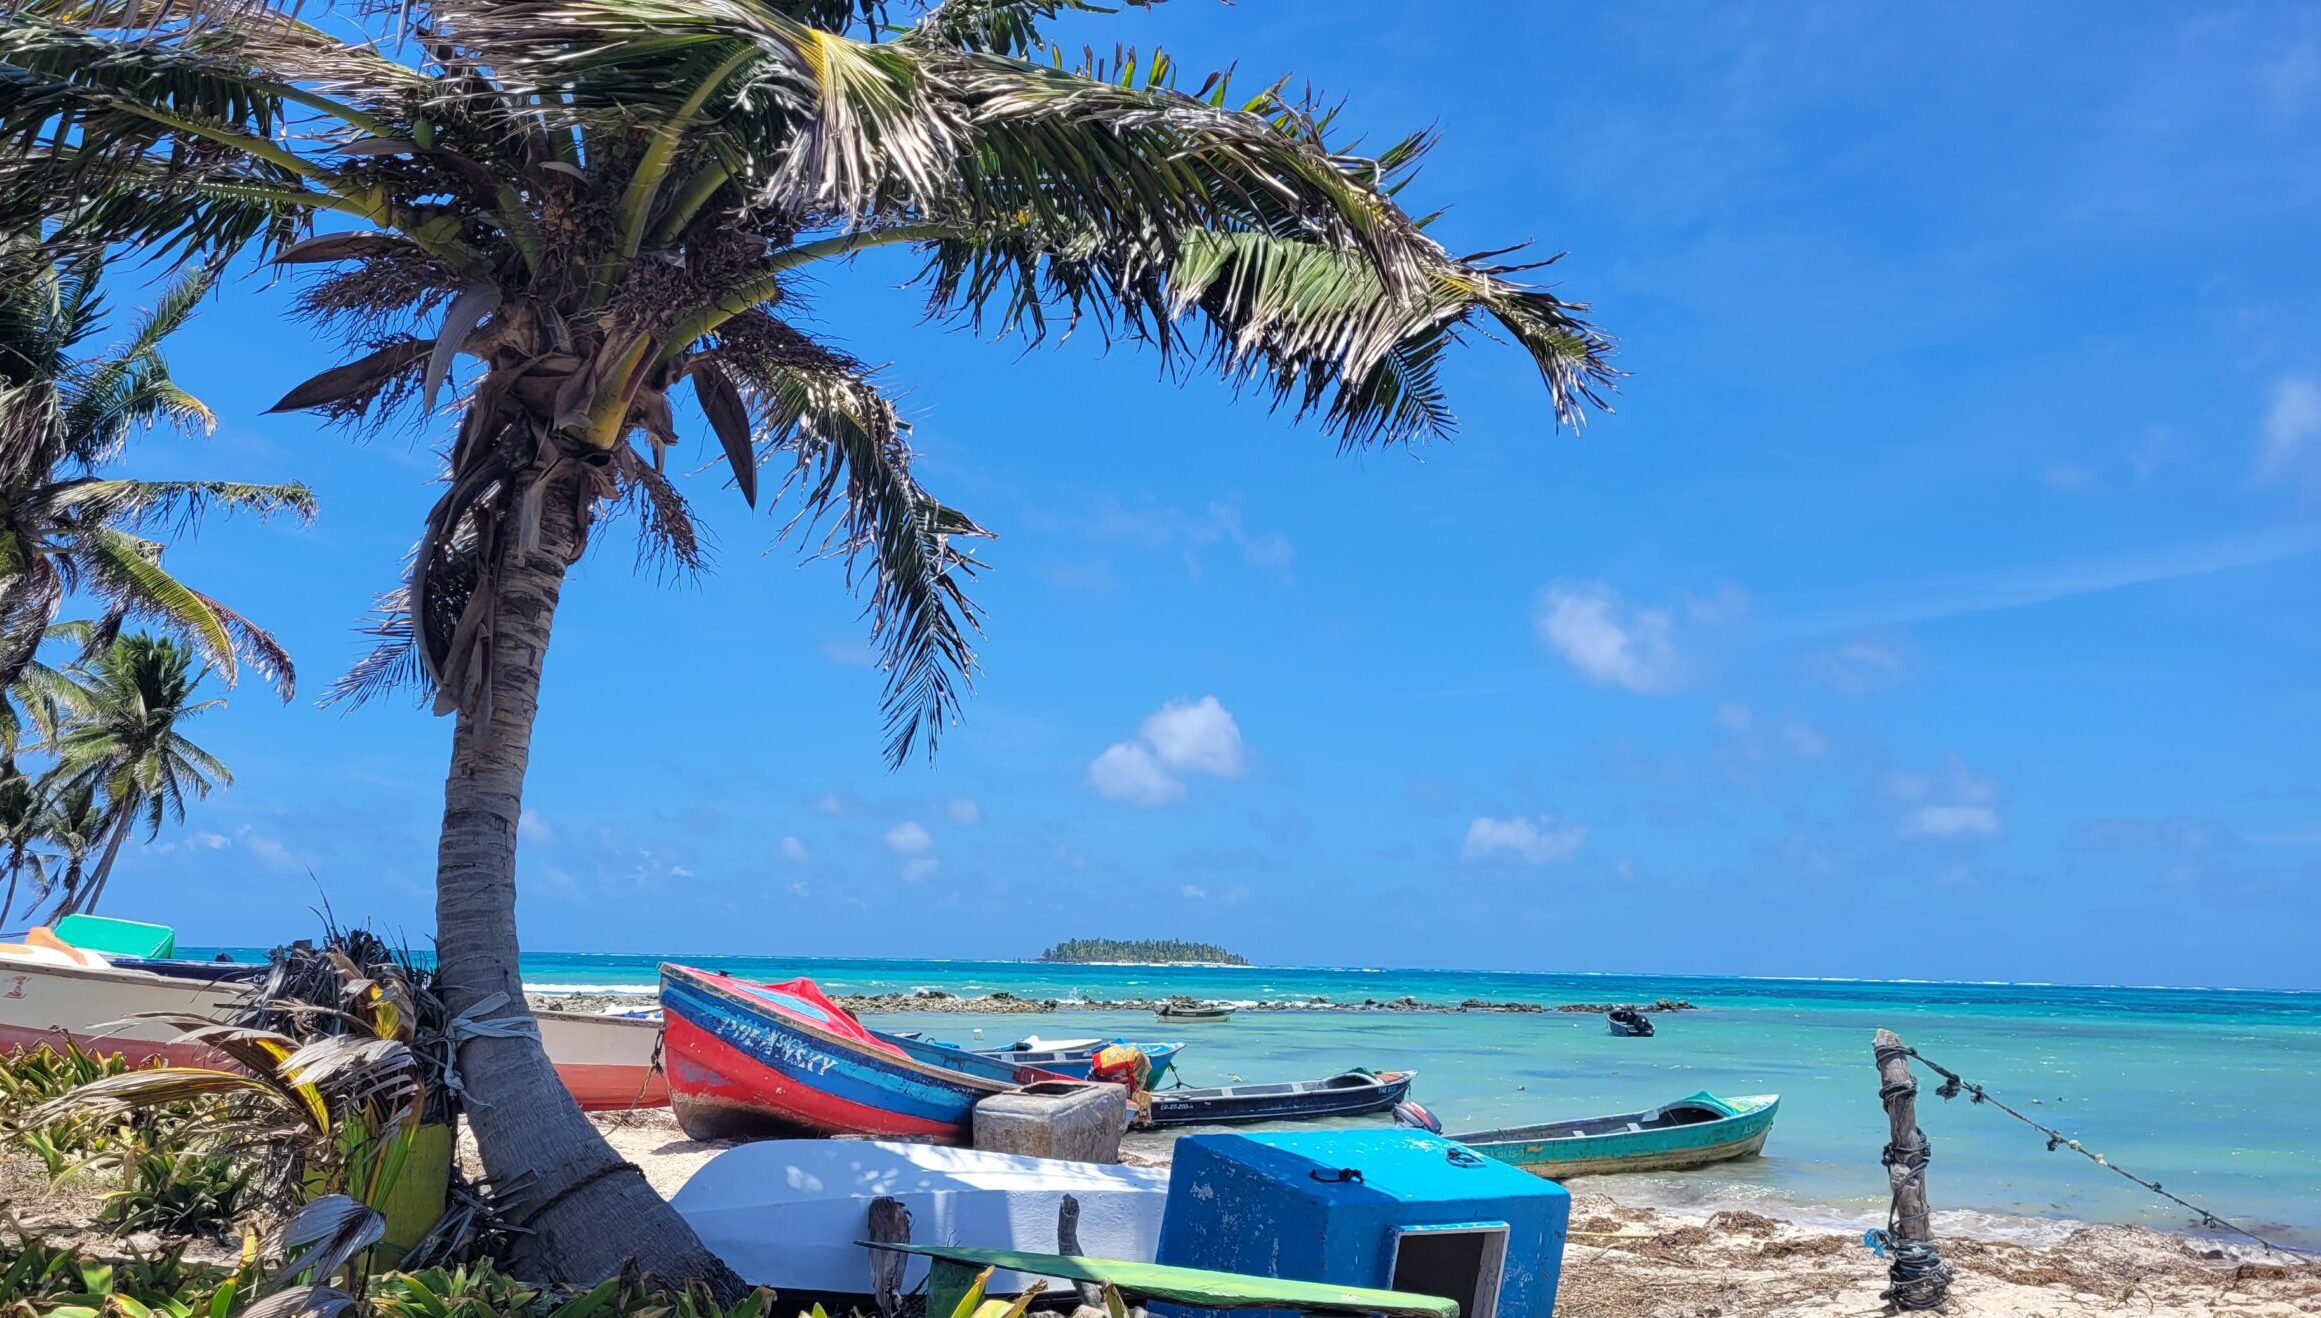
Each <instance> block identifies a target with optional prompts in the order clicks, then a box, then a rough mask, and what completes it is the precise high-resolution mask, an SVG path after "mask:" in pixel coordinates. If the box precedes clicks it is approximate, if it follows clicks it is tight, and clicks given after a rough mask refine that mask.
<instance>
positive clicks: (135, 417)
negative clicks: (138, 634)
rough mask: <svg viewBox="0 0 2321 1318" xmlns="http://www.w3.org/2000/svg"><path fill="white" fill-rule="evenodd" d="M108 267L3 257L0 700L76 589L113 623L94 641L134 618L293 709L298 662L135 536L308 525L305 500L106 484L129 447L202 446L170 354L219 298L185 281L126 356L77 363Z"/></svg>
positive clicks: (247, 490)
mask: <svg viewBox="0 0 2321 1318" xmlns="http://www.w3.org/2000/svg"><path fill="white" fill-rule="evenodd" d="M101 264H102V257H101V256H99V255H93V254H84V255H81V256H78V257H76V258H74V259H71V260H68V261H66V262H65V263H63V264H61V265H59V264H55V263H52V262H51V261H50V260H49V259H48V256H47V255H46V254H45V253H42V252H41V251H39V249H37V248H36V247H33V246H32V245H30V244H26V243H22V242H17V243H9V244H6V245H4V246H0V689H9V688H13V687H14V686H15V685H16V684H17V682H18V679H20V678H21V677H23V675H24V674H25V672H26V670H27V668H28V667H29V666H30V665H32V664H33V663H34V658H33V656H34V653H35V651H36V650H37V649H38V648H39V646H40V643H41V641H42V640H43V639H45V638H46V637H47V631H48V627H49V624H50V623H51V622H53V621H55V618H56V613H57V609H58V607H59V606H60V605H61V604H62V603H63V601H64V598H65V596H66V595H67V594H68V593H70V592H71V591H74V590H83V591H86V592H88V593H89V594H91V595H93V596H94V597H95V598H96V599H97V600H98V601H99V602H101V603H102V604H103V606H104V615H103V617H102V618H101V619H100V621H99V624H98V626H97V628H96V629H95V630H94V632H92V633H90V634H91V635H92V636H94V637H96V638H97V639H98V640H99V641H102V640H103V639H105V638H107V637H109V636H111V635H112V634H113V633H115V632H117V631H118V630H119V628H120V626H121V624H122V622H123V621H124V620H125V619H127V618H130V617H136V618H140V619H143V620H146V621H148V622H150V623H152V624H154V625H157V626H160V627H163V628H166V629H168V630H169V631H171V632H173V633H175V634H177V635H179V636H182V637H184V638H185V639H186V640H188V641H189V642H191V643H192V644H193V645H195V646H196V647H198V648H199V649H200V651H201V653H202V655H203V657H204V658H206V659H207V660H208V661H209V662H210V663H212V664H215V665H216V666H217V667H218V668H219V669H220V671H221V672H222V673H224V675H225V676H226V679H227V680H228V681H229V682H230V681H231V680H232V679H233V677H234V674H235V666H236V658H237V652H238V653H239V654H241V655H246V656H247V657H248V658H249V660H250V661H251V662H252V663H253V664H254V665H255V666H256V667H257V668H259V669H260V671H262V672H263V673H265V674H266V675H267V676H268V677H270V678H272V679H273V680H274V681H275V682H276V683H277V684H278V685H279V686H280V687H281V689H282V694H283V696H284V698H285V699H287V698H288V697H289V695H290V689H291V681H292V674H291V667H290V659H289V656H288V655H287V654H285V653H284V652H283V650H282V647H281V646H280V645H278V644H276V643H275V641H274V638H273V637H271V636H269V635H267V634H266V633H265V632H264V631H263V630H261V629H259V628H257V627H255V626H252V625H251V624H250V622H249V621H248V620H247V619H245V618H243V617H242V616H241V615H240V614H239V613H236V612H235V611H234V610H232V609H230V608H228V607H227V606H226V605H224V604H223V603H221V602H219V601H218V600H216V599H213V598H211V597H210V596H208V595H205V594H203V593H201V592H200V591H197V590H194V589H193V588H191V587H189V586H187V585H185V584H184V583H183V582H181V581H179V580H178V579H177V578H176V577H174V576H172V575H170V574H169V572H167V571H166V570H164V569H163V567H162V566H161V546H160V544H158V543H157V542H155V541H153V540H150V539H147V538H145V537H143V536H141V535H138V534H137V532H138V531H140V530H143V529H147V528H150V527H155V526H161V527H168V528H171V529H176V530H191V529H193V528H194V527H195V526H196V525H197V524H198V523H199V521H200V519H201V517H202V516H203V514H204V513H206V512H209V511H212V510H249V511H255V512H258V513H261V514H265V513H272V512H276V511H284V510H287V511H290V512H293V513H296V514H297V515H298V516H300V517H311V516H312V515H313V512H314V500H313V496H312V495H311V494H309V493H308V491H307V489H306V487H305V486H303V485H249V484H242V483H238V482H232V481H143V480H128V479H122V478H118V477H111V476H100V475H98V474H97V473H98V472H99V470H100V469H102V468H104V467H106V466H107V465H109V464H111V463H112V462H114V461H115V460H116V459H117V458H119V456H120V454H121V451H122V449H123V446H124V444H125V443H126V441H127V439H128V437H129V435H130V433H131V432H133V431H136V430H141V429H146V428H149V427H152V426H156V425H166V426H170V427H173V428H175V429H178V430H181V431H185V432H188V433H198V434H206V433H208V432H209V430H210V429H211V428H212V427H213V425H214V424H215V422H214V418H212V417H211V415H210V412H209V409H208V408H206V407H203V406H202V404H201V402H200V401H199V400H198V399H195V398H194V397H193V396H192V395H190V394H188V393H186V392H185V391H184V390H183V389H181V388H179V387H178V385H177V383H176V382H175V381H174V380H172V379H171V378H170V374H169V367H168V363H167V362H166V361H164V360H163V358H162V355H161V344H162V340H164V339H165V338H167V337H168V336H169V335H170V334H171V333H173V332H175V331H176V330H177V329H178V328H179V327H180V326H182V325H183V324H184V323H185V321H186V318H187V317H188V316H190V315H192V314H193V310H194V307H195V306H196V305H197V304H198V303H199V302H200V301H201V298H202V295H203V294H204V293H205V292H207V291H208V289H209V287H210V282H211V281H210V277H209V274H208V273H207V272H206V271H205V272H199V273H195V274H193V275H190V276H188V277H186V278H184V279H181V280H179V281H177V282H176V283H175V284H174V285H172V286H171V287H170V288H169V289H168V290H167V291H166V292H165V293H164V294H163V295H162V296H161V298H160V300H159V302H157V303H156V305H155V306H154V307H153V309H152V310H151V311H149V312H147V313H146V314H145V315H144V316H143V317H142V318H141V319H140V320H139V321H138V322H137V323H136V326H135V328H134V329H133V331H132V332H131V334H130V336H129V339H128V341H127V342H126V343H124V344H122V345H120V346H119V347H117V348H115V349H113V350H112V351H111V352H109V353H106V354H103V355H99V356H94V357H83V356H79V355H77V353H76V349H78V348H79V346H80V345H81V344H82V343H83V342H84V341H85V340H86V339H87V338H88V337H89V336H90V335H91V334H93V333H94V332H95V330H96V327H97V325H98V323H99V322H100V320H101V319H102V318H103V314H104V303H103V299H102V298H101V297H100V296H99V295H98V288H97V275H98V270H99V267H100V266H101Z"/></svg>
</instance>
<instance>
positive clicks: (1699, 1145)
mask: <svg viewBox="0 0 2321 1318" xmlns="http://www.w3.org/2000/svg"><path fill="white" fill-rule="evenodd" d="M1702 1100H1709V1101H1713V1102H1714V1103H1716V1104H1717V1105H1718V1106H1720V1107H1721V1108H1724V1109H1727V1110H1729V1111H1730V1115H1728V1116H1725V1117H1723V1118H1721V1119H1719V1120H1714V1121H1702V1122H1696V1123H1693V1124H1689V1125H1680V1126H1666V1127H1659V1128H1651V1127H1645V1128H1642V1129H1631V1130H1612V1131H1607V1132H1605V1133H1602V1134H1586V1135H1570V1136H1563V1137H1558V1138H1539V1139H1527V1138H1512V1139H1509V1138H1497V1137H1498V1136H1501V1135H1504V1134H1508V1133H1511V1132H1498V1131H1479V1132H1475V1133H1473V1134H1467V1135H1452V1136H1450V1138H1451V1139H1454V1140H1457V1141H1458V1142H1459V1143H1461V1144H1464V1145H1466V1146H1467V1147H1468V1148H1471V1149H1473V1150H1474V1151H1475V1152H1477V1153H1480V1154H1482V1155H1484V1156H1485V1157H1489V1158H1495V1159H1497V1160H1498V1161H1500V1162H1504V1163H1507V1164H1509V1165H1511V1166H1515V1167H1520V1168H1522V1169H1523V1170H1525V1171H1527V1172H1530V1173H1532V1174H1533V1175H1535V1176H1544V1177H1547V1178H1549V1179H1551V1180H1563V1179H1565V1178H1567V1177H1573V1176H1606V1175H1611V1174H1614V1173H1622V1172H1661V1171H1682V1170H1685V1169H1687V1168H1691V1167H1705V1166H1707V1165H1709V1164H1711V1163H1718V1162H1726V1161H1729V1160H1731V1159H1734V1158H1750V1157H1755V1156H1756V1155H1757V1154H1758V1153H1760V1152H1762V1151H1763V1150H1764V1147H1765V1140H1766V1137H1768V1136H1769V1135H1771V1134H1772V1133H1773V1119H1774V1117H1775V1116H1777V1115H1778V1114H1779V1112H1780V1109H1781V1099H1780V1096H1779V1095H1776V1094H1768V1095H1761V1096H1757V1097H1752V1098H1736V1099H1719V1098H1716V1097H1715V1096H1714V1095H1710V1094H1701V1095H1696V1096H1695V1098H1694V1099H1691V1100H1686V1101H1687V1102H1699V1101H1702ZM1671 1106H1674V1105H1671ZM1634 1115H1637V1116H1644V1115H1646V1114H1642V1113H1639V1114H1634ZM1639 1124H1641V1123H1639Z"/></svg>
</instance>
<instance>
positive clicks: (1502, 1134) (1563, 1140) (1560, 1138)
mask: <svg viewBox="0 0 2321 1318" xmlns="http://www.w3.org/2000/svg"><path fill="white" fill-rule="evenodd" d="M1704 1099H1705V1100H1709V1101H1710V1102H1713V1103H1714V1104H1715V1105H1716V1106H1718V1107H1722V1108H1725V1109H1727V1110H1726V1113H1725V1115H1723V1116H1721V1117H1718V1118H1716V1119H1715V1120H1713V1121H1688V1122H1685V1123H1684V1124H1682V1125H1676V1126H1645V1127H1644V1128H1643V1129H1641V1130H1605V1131H1596V1132H1593V1133H1589V1134H1579V1135H1546V1134H1535V1133H1534V1132H1539V1131H1550V1130H1556V1129H1559V1128H1568V1127H1571V1126H1575V1125H1580V1124H1582V1123H1585V1122H1594V1121H1623V1120H1624V1121H1629V1122H1634V1123H1636V1124H1638V1125H1642V1123H1643V1122H1644V1121H1645V1120H1646V1119H1647V1118H1650V1117H1656V1116H1659V1115H1660V1114H1661V1113H1663V1112H1666V1111H1667V1110H1668V1109H1670V1108H1673V1107H1683V1106H1686V1105H1688V1104H1693V1105H1698V1106H1701V1107H1707V1106H1709V1105H1710V1103H1709V1102H1703V1101H1702V1100H1704ZM1780 1109H1781V1096H1780V1095H1779V1094H1749V1095H1746V1096H1744V1097H1741V1098H1724V1097H1721V1096H1719V1095H1716V1094H1712V1093H1709V1092H1708V1091H1706V1090H1703V1091H1701V1092H1700V1093H1697V1094H1692V1095H1689V1096H1687V1097H1685V1098H1680V1099H1676V1100H1674V1101H1673V1102H1668V1103H1663V1104H1661V1105H1660V1106H1658V1107H1654V1108H1643V1109H1640V1110H1638V1111H1635V1112H1619V1113H1607V1114H1606V1115H1604V1116H1600V1117H1582V1118H1580V1119H1579V1120H1578V1121H1542V1122H1535V1123H1533V1124H1532V1125H1529V1126H1500V1127H1496V1128H1494V1129H1491V1130H1471V1131H1466V1132H1463V1133H1459V1134H1450V1135H1445V1136H1443V1138H1444V1139H1447V1140H1452V1141H1455V1142H1457V1143H1460V1144H1465V1145H1468V1146H1470V1147H1473V1148H1476V1149H1486V1148H1487V1146H1490V1145H1509V1144H1553V1145H1561V1146H1564V1147H1567V1148H1585V1147H1587V1143H1586V1142H1587V1141H1592V1140H1608V1139H1623V1138H1634V1137H1636V1136H1638V1135H1651V1134H1656V1133H1659V1132H1663V1131H1677V1130H1701V1131H1705V1130H1714V1129H1716V1128H1718V1127H1726V1128H1728V1129H1730V1128H1732V1127H1733V1125H1734V1123H1738V1122H1746V1121H1750V1120H1755V1119H1762V1120H1763V1121H1764V1123H1765V1125H1766V1126H1768V1127H1770V1126H1771V1125H1772V1122H1773V1116H1774V1114H1775V1113H1777V1112H1779V1111H1780ZM1701 1147H1703V1148H1713V1147H1718V1146H1714V1145H1704V1146H1701Z"/></svg>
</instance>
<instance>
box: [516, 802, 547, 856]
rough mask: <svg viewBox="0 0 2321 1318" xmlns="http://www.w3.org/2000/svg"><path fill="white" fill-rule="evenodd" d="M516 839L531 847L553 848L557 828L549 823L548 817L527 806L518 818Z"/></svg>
mask: <svg viewBox="0 0 2321 1318" xmlns="http://www.w3.org/2000/svg"><path fill="white" fill-rule="evenodd" d="M516 838H517V840H518V841H521V842H523V843H525V844H526V845H529V846H535V847H545V846H552V845H554V844H555V842H556V826H555V825H553V824H551V823H549V822H548V816H546V815H544V814H541V813H540V812H539V811H537V810H534V809H533V808H532V807H530V806H525V807H524V811H523V813H522V814H519V815H517V816H516Z"/></svg>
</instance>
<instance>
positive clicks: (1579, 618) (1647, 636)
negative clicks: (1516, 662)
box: [1531, 581, 1749, 695]
mask: <svg viewBox="0 0 2321 1318" xmlns="http://www.w3.org/2000/svg"><path fill="white" fill-rule="evenodd" d="M1748 613H1749V597H1748V596H1747V595H1746V594H1743V593H1742V592H1741V590H1740V589H1739V588H1738V587H1734V586H1730V585H1728V586H1725V587H1722V588H1721V589H1719V590H1718V591H1717V593H1716V594H1714V595H1706V596H1694V595H1688V596H1685V597H1683V598H1682V599H1681V600H1679V601H1678V602H1677V603H1676V604H1674V605H1645V604H1640V603H1637V602H1635V601H1632V600H1629V599H1627V598H1625V597H1623V596H1622V595H1621V594H1620V592H1619V591H1617V590H1614V589H1613V588H1612V587H1611V586H1609V585H1607V584H1606V583H1604V582H1601V581H1557V582H1552V583H1550V584H1549V585H1548V587H1547V588H1546V589H1545V590H1543V591H1541V592H1540V593H1539V600H1538V602H1537V603H1536V604H1535V605H1534V606H1533V608H1532V613H1531V626H1532V630H1533V631H1535V632H1537V633H1538V635H1539V639H1540V641H1541V642H1542V643H1543V644H1545V645H1546V646H1547V648H1548V649H1550V650H1553V651H1554V652H1555V653H1556V654H1558V655H1560V656H1561V657H1562V658H1563V660H1564V662H1566V663H1568V664H1570V665H1571V666H1572V668H1573V669H1574V670H1576V671H1577V672H1578V673H1579V675H1580V676H1582V677H1584V678H1586V679H1588V680H1589V681H1591V682H1595V683H1598V684H1599V685H1603V686H1617V687H1625V688H1626V689H1628V690H1630V691H1635V692H1639V693H1642V694H1645V695H1657V694H1660V693H1662V692H1666V691H1673V690H1676V689H1677V688H1678V687H1680V686H1683V685H1684V684H1685V683H1686V681H1687V680H1688V679H1690V678H1691V677H1692V675H1693V672H1694V670H1695V668H1696V667H1697V662H1696V656H1695V655H1693V654H1689V653H1687V652H1686V651H1687V649H1688V648H1689V647H1688V645H1687V642H1698V641H1699V640H1701V639H1702V638H1703V637H1704V636H1705V635H1713V634H1714V633H1716V632H1718V631H1720V630H1724V629H1728V628H1731V627H1733V626H1735V625H1736V624H1739V623H1740V622H1741V621H1743V620H1744V619H1745V618H1746V617H1747V616H1748Z"/></svg>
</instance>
